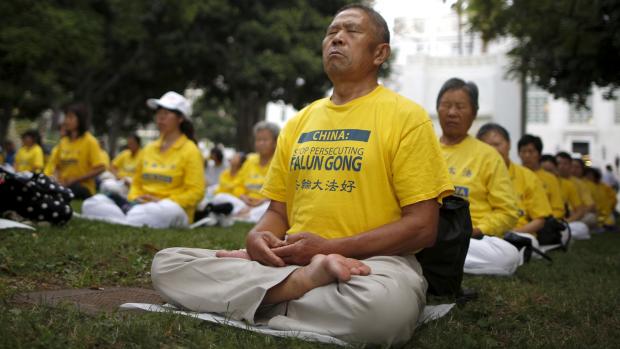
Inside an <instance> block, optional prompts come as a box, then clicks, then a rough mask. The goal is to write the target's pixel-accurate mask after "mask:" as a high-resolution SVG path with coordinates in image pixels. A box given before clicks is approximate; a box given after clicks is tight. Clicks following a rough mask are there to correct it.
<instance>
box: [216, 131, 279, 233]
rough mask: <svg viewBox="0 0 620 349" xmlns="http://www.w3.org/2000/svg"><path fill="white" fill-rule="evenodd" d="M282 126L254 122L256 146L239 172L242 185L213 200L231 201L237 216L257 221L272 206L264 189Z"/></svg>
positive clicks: (221, 202) (217, 201)
mask: <svg viewBox="0 0 620 349" xmlns="http://www.w3.org/2000/svg"><path fill="white" fill-rule="evenodd" d="M279 133H280V128H279V127H278V125H276V124H274V123H270V122H266V121H261V122H259V123H257V124H256V125H254V149H255V150H256V153H253V154H249V155H248V156H247V159H246V161H245V162H244V163H243V166H242V167H241V170H240V171H239V174H238V175H237V176H238V177H239V178H238V180H237V181H238V183H239V187H238V189H237V190H236V192H235V193H220V194H217V195H215V197H214V198H213V201H212V203H213V204H223V203H230V204H232V205H233V210H232V213H231V214H232V216H234V217H235V219H239V220H243V221H247V222H257V221H258V220H259V219H260V217H262V215H263V213H265V211H266V210H267V208H268V207H269V199H267V198H266V197H265V196H264V195H263V194H262V193H261V192H260V190H261V188H262V187H263V183H264V182H265V177H266V176H267V171H268V170H269V165H270V164H271V159H272V158H273V154H274V152H275V150H276V143H277V140H278V135H279Z"/></svg>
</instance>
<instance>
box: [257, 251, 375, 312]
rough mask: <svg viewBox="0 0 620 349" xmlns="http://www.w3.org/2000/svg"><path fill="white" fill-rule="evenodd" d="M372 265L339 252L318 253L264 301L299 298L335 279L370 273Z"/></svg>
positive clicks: (270, 292) (278, 301)
mask: <svg viewBox="0 0 620 349" xmlns="http://www.w3.org/2000/svg"><path fill="white" fill-rule="evenodd" d="M368 274H370V267H369V266H367V265H366V264H364V263H362V262H361V261H359V260H357V259H353V258H346V257H344V256H341V255H338V254H330V255H327V256H326V255H322V254H319V255H316V256H314V257H313V258H312V260H311V261H310V264H308V265H306V266H305V267H301V268H298V269H296V270H295V271H294V272H292V273H291V274H290V275H289V276H288V278H286V279H285V280H284V281H283V282H281V283H280V284H278V285H276V286H274V287H272V288H271V289H270V290H269V291H267V294H266V295H265V298H264V299H263V303H265V304H275V303H280V302H285V301H288V300H291V299H297V298H299V297H301V296H303V295H304V294H306V293H307V292H308V291H310V290H312V289H315V288H317V287H321V286H324V285H327V284H330V283H332V282H334V281H340V282H346V281H349V280H351V276H352V275H368Z"/></svg>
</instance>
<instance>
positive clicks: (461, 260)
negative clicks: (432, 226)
mask: <svg viewBox="0 0 620 349" xmlns="http://www.w3.org/2000/svg"><path fill="white" fill-rule="evenodd" d="M471 234H472V225H471V217H470V214H469V202H467V201H466V200H464V199H461V198H459V197H456V196H448V197H446V198H444V199H443V205H442V206H441V208H440V209H439V224H438V226H437V241H436V242H435V245H434V246H433V247H428V248H425V249H423V250H422V251H420V252H418V253H417V254H416V258H417V259H418V262H420V265H421V266H422V272H423V273H424V277H425V278H426V281H427V282H428V293H429V294H432V295H435V296H458V294H459V292H460V291H461V282H462V281H463V265H464V264H465V257H466V256H467V250H468V249H469V239H470V238H471Z"/></svg>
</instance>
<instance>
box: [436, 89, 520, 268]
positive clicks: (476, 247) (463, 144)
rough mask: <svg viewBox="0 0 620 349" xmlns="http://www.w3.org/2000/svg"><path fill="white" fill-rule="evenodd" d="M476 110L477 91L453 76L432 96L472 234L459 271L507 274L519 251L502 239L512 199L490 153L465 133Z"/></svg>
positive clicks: (499, 163) (502, 167) (513, 217)
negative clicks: (467, 207)
mask: <svg viewBox="0 0 620 349" xmlns="http://www.w3.org/2000/svg"><path fill="white" fill-rule="evenodd" d="M477 112H478V87H477V86H476V85H475V84H474V83H472V82H467V83H466V82H465V81H463V80H461V79H457V78H453V79H450V80H448V81H446V82H445V83H444V85H443V86H442V87H441V90H440V91H439V95H438V97H437V114H438V115H439V123H440V125H441V130H442V135H441V138H440V139H439V140H440V143H441V150H442V152H443V155H444V158H445V159H446V162H447V164H448V172H449V173H450V178H451V179H452V183H453V184H454V187H455V195H457V196H460V197H462V198H463V199H465V200H468V201H469V211H470V214H471V219H472V226H473V229H474V230H473V234H472V239H471V242H470V244H469V250H468V252H467V257H466V258H465V268H464V270H465V272H466V273H471V274H494V275H511V274H512V273H514V272H515V270H516V269H517V267H518V266H519V264H520V262H521V256H520V253H519V251H518V250H517V249H516V248H515V247H514V246H513V245H512V244H510V243H508V242H507V241H505V240H504V239H503V237H504V234H505V233H506V232H509V231H511V230H512V229H514V227H515V225H516V224H517V221H518V215H517V212H518V208H517V201H516V195H515V192H514V189H513V185H512V183H511V181H510V175H509V174H508V169H507V167H506V164H505V162H504V161H503V160H502V158H501V156H500V155H499V154H498V153H497V151H496V150H495V149H493V148H492V147H491V146H489V145H488V144H486V143H483V142H481V141H479V140H477V139H476V138H474V137H471V136H469V135H468V134H467V132H468V131H469V129H470V128H471V125H472V123H473V122H474V119H475V118H476V115H477Z"/></svg>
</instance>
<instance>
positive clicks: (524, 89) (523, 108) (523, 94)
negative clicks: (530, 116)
mask: <svg viewBox="0 0 620 349" xmlns="http://www.w3.org/2000/svg"><path fill="white" fill-rule="evenodd" d="M520 80H521V136H523V135H524V134H525V132H526V131H527V74H526V73H525V71H524V70H522V71H521V76H520Z"/></svg>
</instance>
